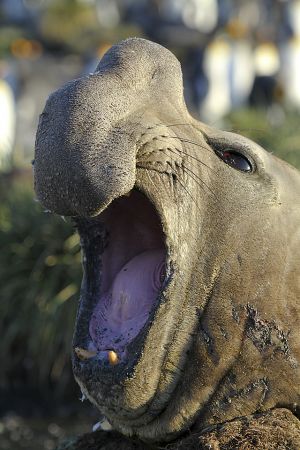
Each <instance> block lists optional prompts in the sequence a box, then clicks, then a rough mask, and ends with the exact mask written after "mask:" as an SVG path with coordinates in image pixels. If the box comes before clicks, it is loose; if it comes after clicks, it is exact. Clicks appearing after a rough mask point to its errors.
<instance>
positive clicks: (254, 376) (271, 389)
mask: <svg viewBox="0 0 300 450" xmlns="http://www.w3.org/2000/svg"><path fill="white" fill-rule="evenodd" d="M34 167H35V189H36V193H37V196H38V198H39V200H40V201H41V203H42V204H43V205H44V206H45V207H46V208H48V209H50V210H51V211H54V212H56V213H58V214H63V215H70V216H73V217H74V220H75V221H76V223H77V226H78V230H79V233H80V237H81V243H82V251H83V268H84V276H83V282H82V291H81V298H80V302H79V308H78V315H77V323H76V329H75V334H74V349H76V351H74V353H73V369H74V374H75V377H76V379H77V381H78V383H79V384H80V386H81V388H82V390H83V392H84V393H85V394H86V396H87V397H88V398H89V399H90V400H91V401H92V402H93V403H94V404H95V405H96V406H97V407H98V408H99V409H100V410H101V411H102V413H103V414H104V415H105V416H106V417H107V418H108V420H109V422H110V423H111V424H112V426H113V428H114V429H117V430H119V431H121V432H122V433H123V434H126V435H129V436H132V435H135V436H138V437H139V438H141V439H143V440H145V441H147V440H148V441H164V440H165V441H167V440H170V439H173V438H174V437H176V436H177V435H179V434H180V433H182V432H183V431H184V430H187V429H188V428H191V427H194V428H195V429H196V428H197V429H199V428H201V427H204V426H207V425H209V424H212V423H217V422H224V421H226V420H230V419H233V418H235V417H237V416H242V415H247V414H251V413H253V412H256V411H263V410H267V409H270V408H274V407H276V406H285V407H288V408H290V409H292V408H295V406H298V405H299V402H300V395H299V393H300V392H299V382H300V372H299V363H300V334H299V324H300V303H299V301H300V174H299V172H298V171H297V170H296V169H294V168H292V167H290V166H289V165H288V164H286V163H284V162H282V161H280V160H279V159H277V158H276V157H275V156H273V155H271V154H269V153H267V152H266V151H265V150H263V149H262V148H261V147H259V146H258V145H256V144H255V143H253V142H251V141H250V140H248V139H246V138H244V137H241V136H238V135H236V134H232V133H227V132H223V131H218V130H215V129H212V128H210V127H208V126H206V125H204V124H202V123H200V122H198V121H196V120H194V119H193V118H192V117H191V116H190V115H189V113H188V112H187V109H186V106H185V103H184V100H183V91H182V76H181V70H180V65H179V62H178V61H177V60H176V58H175V57H174V56H173V55H172V54H171V53H170V52H169V51H168V50H166V49H165V48H163V47H161V46H159V45H157V44H155V43H152V42H148V41H146V40H143V39H128V40H126V41H123V42H121V43H120V44H118V45H115V46H113V47H112V48H111V49H110V50H109V51H108V52H107V53H106V55H105V56H104V57H103V59H102V60H101V62H100V63H99V65H98V67H97V69H96V71H95V72H94V73H93V74H91V75H88V76H85V77H83V78H80V79H78V80H75V81H72V82H70V83H68V84H67V85H65V86H64V87H63V88H61V89H59V90H58V91H56V92H55V93H53V94H52V95H51V96H50V97H49V99H48V101H47V104H46V107H45V109H44V112H43V113H42V115H41V120H40V123H39V127H38V132H37V140H36V157H35V166H34Z"/></svg>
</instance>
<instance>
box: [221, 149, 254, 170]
mask: <svg viewBox="0 0 300 450" xmlns="http://www.w3.org/2000/svg"><path fill="white" fill-rule="evenodd" d="M216 153H217V155H218V156H219V158H221V159H222V160H223V161H224V162H225V163H226V164H228V165H229V166H231V167H233V168H234V169H237V170H241V171H242V172H252V171H253V167H252V164H251V163H250V161H249V160H248V159H247V158H246V157H245V156H244V155H242V154H241V153H238V152H236V151H234V150H230V149H224V150H218V151H217V152H216Z"/></svg>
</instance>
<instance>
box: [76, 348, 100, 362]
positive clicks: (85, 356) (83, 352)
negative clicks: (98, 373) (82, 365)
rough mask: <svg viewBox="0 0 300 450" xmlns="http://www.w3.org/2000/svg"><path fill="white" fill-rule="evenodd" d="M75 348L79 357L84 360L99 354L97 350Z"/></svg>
mask: <svg viewBox="0 0 300 450" xmlns="http://www.w3.org/2000/svg"><path fill="white" fill-rule="evenodd" d="M74 350H75V353H76V355H77V356H78V358H79V359H83V360H85V359H90V358H93V356H95V355H97V352H96V351H89V350H85V349H84V348H81V347H75V349H74Z"/></svg>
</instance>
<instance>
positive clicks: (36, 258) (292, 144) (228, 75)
mask: <svg viewBox="0 0 300 450" xmlns="http://www.w3.org/2000/svg"><path fill="white" fill-rule="evenodd" d="M130 36H139V37H145V38H148V39H151V40H153V41H156V42H158V43H161V44H163V45H164V46H166V47H168V48H169V49H170V50H171V51H172V52H174V53H175V54H176V56H177V57H178V58H179V60H180V61H181V63H182V67H183V73H184V83H185V97H186V101H187V104H188V106H189V109H190V111H191V113H192V114H193V115H194V116H195V117H198V118H200V119H201V120H203V121H205V122H207V123H209V124H212V125H214V126H217V127H220V128H223V129H226V130H233V131H237V132H241V133H242V134H244V135H247V136H248V137H250V138H251V139H253V140H255V141H257V142H259V143H260V144H261V145H263V146H264V147H265V148H266V149H267V150H269V151H272V152H275V153H276V154H278V155H279V156H280V157H281V158H283V159H286V160H287V161H289V162H290V163H291V164H293V165H295V166H298V167H300V148H299V147H300V127H299V117H300V114H299V111H300V1H299V0H290V1H289V0H286V1H285V0H278V1H276V0H239V1H238V0H219V1H218V0H0V249H1V251H0V300H1V301H0V332H1V340H0V358H1V364H0V449H7V450H8V449H14V450H18V449H25V448H26V449H31V450H35V449H46V450H52V449H54V448H55V447H56V444H57V442H58V441H60V440H61V439H63V438H65V437H66V436H69V435H76V434H78V433H81V432H84V431H89V430H90V429H91V426H92V424H93V423H94V422H97V417H98V416H97V413H96V412H95V411H94V410H93V408H92V407H91V406H90V405H88V404H87V402H84V403H81V402H80V401H79V399H80V396H81V395H80V392H79V389H78V388H77V386H76V385H75V382H74V381H73V377H72V373H71V368H70V346H71V339H72V329H73V323H74V318H75V314H76V304H77V299H78V293H79V286H80V280H81V267H80V253H79V252H80V249H79V242H78V237H77V235H76V234H75V233H74V230H73V229H72V226H71V224H70V223H69V222H68V221H65V220H64V219H63V218H61V217H54V216H53V215H50V214H48V213H47V212H45V211H43V209H42V208H41V206H40V205H39V204H38V203H37V202H36V201H35V198H34V193H33V189H32V173H31V160H32V159H33V153H34V139H35V131H36V127H37V122H38V116H39V114H40V113H41V111H42V109H43V105H44V103H45V101H46V98H47V96H48V95H49V93H50V92H52V91H53V90H54V89H56V88H58V87H59V86H61V85H62V84H63V83H64V82H66V81H67V80H70V79H72V78H76V77H79V76H81V75H83V74H87V73H89V72H92V71H93V70H94V69H95V67H96V65H97V62H98V61H99V59H100V58H101V56H102V55H103V53H104V52H105V51H106V50H107V49H108V48H109V47H110V46H111V45H112V44H114V43H115V42H118V41H119V40H121V39H124V38H126V37H130Z"/></svg>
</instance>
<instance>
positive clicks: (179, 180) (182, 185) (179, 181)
mask: <svg viewBox="0 0 300 450" xmlns="http://www.w3.org/2000/svg"><path fill="white" fill-rule="evenodd" d="M176 179H177V181H178V183H179V184H180V186H181V187H183V189H184V190H185V192H186V193H187V194H188V196H189V197H190V198H191V199H192V200H193V202H194V203H195V206H196V208H197V209H198V210H199V211H200V212H201V209H200V208H199V205H198V203H197V202H196V200H195V199H194V197H193V196H192V194H191V193H190V192H189V190H188V189H187V188H186V187H185V185H184V184H183V182H182V180H181V179H180V177H179V176H178V175H177V174H176Z"/></svg>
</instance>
